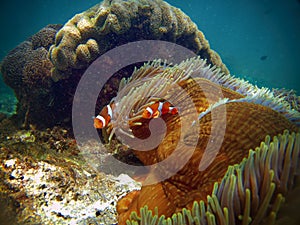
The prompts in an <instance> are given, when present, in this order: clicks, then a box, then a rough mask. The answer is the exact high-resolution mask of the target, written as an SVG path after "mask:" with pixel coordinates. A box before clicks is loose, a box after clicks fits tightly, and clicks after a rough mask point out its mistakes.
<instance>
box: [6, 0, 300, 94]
mask: <svg viewBox="0 0 300 225" xmlns="http://www.w3.org/2000/svg"><path fill="white" fill-rule="evenodd" d="M98 2H99V1H96V0H90V1H87V0H76V1H70V0H43V1H41V0H28V1H24V0H23V1H20V0H10V1H5V3H3V2H2V3H1V7H0V27H1V42H0V60H1V59H2V58H3V57H4V56H5V55H6V54H7V53H8V52H9V50H11V49H12V48H14V47H15V46H16V45H18V44H19V43H20V42H22V41H24V40H25V39H26V38H27V37H29V36H30V35H32V34H34V33H36V32H37V31H38V30H39V29H41V28H42V27H44V26H45V25H47V24H50V23H65V22H66V21H67V20H68V19H70V18H71V17H72V16H73V15H75V14H76V13H79V12H82V11H84V10H86V9H88V8H90V7H91V6H93V5H94V4H96V3H98ZM168 2H169V3H171V4H172V5H174V6H177V7H179V8H181V9H182V10H183V11H184V12H185V13H186V14H188V15H189V16H190V17H191V18H192V20H193V21H195V22H196V23H197V25H198V27H199V28H200V30H202V31H203V33H204V34H205V36H206V38H207V39H208V40H209V42H210V45H211V47H212V48H213V49H214V50H216V51H217V52H218V53H219V54H220V55H221V57H222V59H223V61H224V62H225V64H226V65H227V67H228V68H229V69H230V71H231V73H232V74H234V75H236V76H239V77H244V78H246V79H248V80H250V81H251V82H252V83H256V84H258V85H259V86H268V87H278V88H282V87H285V88H288V89H295V90H297V92H298V94H299V93H300V82H299V80H300V72H299V65H300V56H299V53H300V1H299V0H285V1H283V0H226V1H224V0H209V1H207V0H205V1H203V0H168ZM4 92H9V89H8V88H7V87H6V86H4V84H3V81H2V80H0V93H1V96H2V94H3V93H4Z"/></svg>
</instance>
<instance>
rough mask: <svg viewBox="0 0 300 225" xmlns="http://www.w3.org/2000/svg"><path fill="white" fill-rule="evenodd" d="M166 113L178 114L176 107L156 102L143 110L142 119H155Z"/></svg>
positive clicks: (168, 103) (167, 103)
mask: <svg viewBox="0 0 300 225" xmlns="http://www.w3.org/2000/svg"><path fill="white" fill-rule="evenodd" d="M167 113H170V114H172V115H175V114H177V113H178V109H177V108H176V107H173V106H171V103H170V102H167V101H165V102H162V101H158V102H155V103H153V104H152V105H150V106H148V107H147V108H146V109H145V110H144V112H143V118H145V119H151V118H157V117H159V116H162V115H165V114H167Z"/></svg>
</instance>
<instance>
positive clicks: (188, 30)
mask: <svg viewBox="0 0 300 225" xmlns="http://www.w3.org/2000/svg"><path fill="white" fill-rule="evenodd" d="M145 39H150V40H151V39H152V40H165V41H169V42H173V43H177V44H179V45H182V46H185V47H187V48H189V49H191V50H192V51H194V52H195V53H196V54H198V55H201V57H202V58H206V59H207V61H208V63H209V64H213V65H216V66H218V67H220V68H221V69H222V71H223V72H225V73H228V70H227V68H226V66H225V65H224V64H223V63H222V61H221V59H220V57H219V55H218V54H217V53H216V52H214V51H213V50H211V49H210V46H209V43H208V41H207V40H206V39H205V37H204V35H203V33H202V32H201V31H200V30H199V29H198V28H197V25H196V24H195V23H193V22H192V21H191V19H190V18H189V17H188V16H187V15H185V14H184V13H183V12H182V11H181V10H180V9H178V8H175V7H173V6H171V5H169V4H168V3H166V2H164V1H162V0H154V1H152V0H138V1H137V0H129V1H123V0H113V1H111V0H104V1H103V2H101V3H99V4H97V5H95V6H94V7H92V8H90V9H88V10H87V11H85V12H82V13H80V14H77V15H75V16H74V17H73V18H72V19H70V20H69V21H68V22H67V23H66V24H65V25H64V27H63V28H62V29H61V30H60V31H59V32H58V33H57V35H56V38H55V44H54V45H53V46H52V47H51V49H50V59H51V61H52V63H53V64H54V66H55V69H54V70H53V77H54V78H55V79H61V78H65V77H66V76H67V75H69V74H70V73H71V72H72V70H73V69H82V68H87V66H88V65H89V64H90V63H91V62H92V61H93V60H95V59H96V57H98V56H99V55H101V54H103V53H105V52H106V51H108V50H109V49H112V48H113V47H115V46H118V45H121V44H125V43H128V42H130V41H138V40H145Z"/></svg>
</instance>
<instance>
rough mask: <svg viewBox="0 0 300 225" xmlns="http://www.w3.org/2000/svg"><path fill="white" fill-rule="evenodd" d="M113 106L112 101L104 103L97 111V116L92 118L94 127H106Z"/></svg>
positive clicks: (110, 118)
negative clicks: (98, 111)
mask: <svg viewBox="0 0 300 225" xmlns="http://www.w3.org/2000/svg"><path fill="white" fill-rule="evenodd" d="M114 107H115V104H114V102H111V103H110V104H108V105H106V106H105V107H104V108H103V109H102V110H101V111H100V113H99V115H98V116H97V117H95V118H94V127H95V128H96V129H102V128H105V127H107V125H108V124H109V123H110V121H111V120H112V118H113V109H114Z"/></svg>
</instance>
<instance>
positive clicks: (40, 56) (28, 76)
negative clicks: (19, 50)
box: [22, 48, 53, 93]
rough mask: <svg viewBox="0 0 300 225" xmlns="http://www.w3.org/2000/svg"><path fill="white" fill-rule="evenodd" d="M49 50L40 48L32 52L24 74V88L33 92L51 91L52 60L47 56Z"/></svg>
mask: <svg viewBox="0 0 300 225" xmlns="http://www.w3.org/2000/svg"><path fill="white" fill-rule="evenodd" d="M47 54H48V51H47V50H46V49H44V48H38V49H36V50H35V51H33V52H32V54H31V56H30V60H29V61H28V62H27V63H25V65H24V68H23V71H22V74H23V88H24V87H25V88H28V89H30V90H31V93H32V92H33V91H32V89H34V91H35V92H40V91H49V90H50V88H51V85H52V79H51V68H52V67H53V65H52V63H51V61H50V60H49V59H48V57H47Z"/></svg>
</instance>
